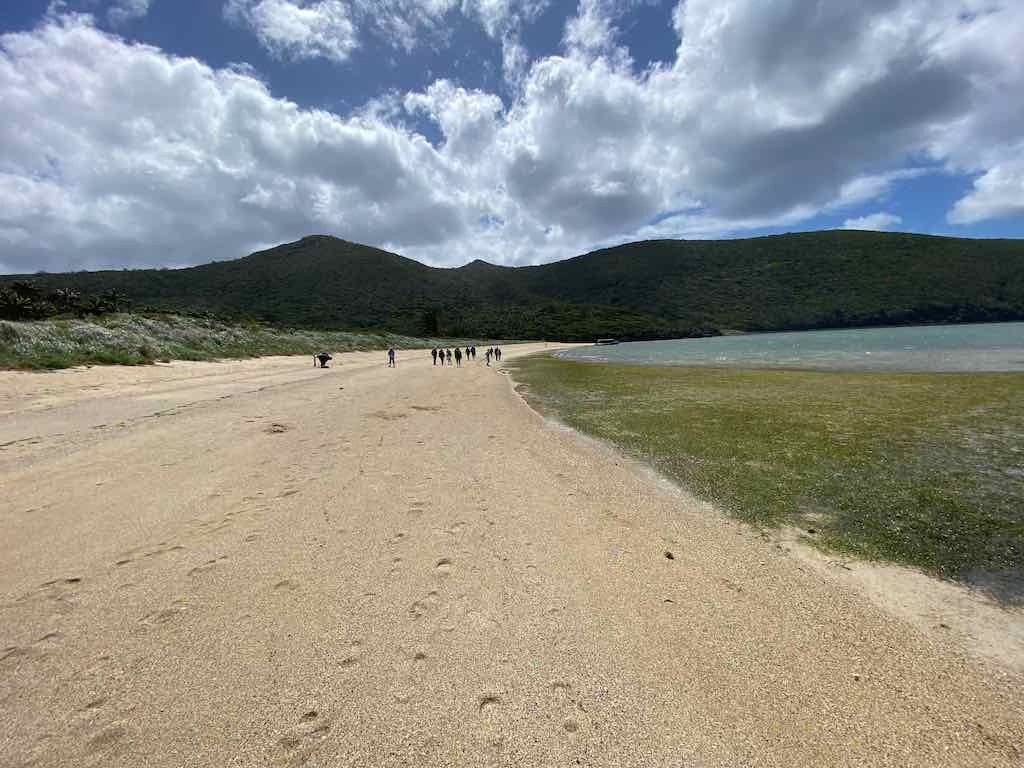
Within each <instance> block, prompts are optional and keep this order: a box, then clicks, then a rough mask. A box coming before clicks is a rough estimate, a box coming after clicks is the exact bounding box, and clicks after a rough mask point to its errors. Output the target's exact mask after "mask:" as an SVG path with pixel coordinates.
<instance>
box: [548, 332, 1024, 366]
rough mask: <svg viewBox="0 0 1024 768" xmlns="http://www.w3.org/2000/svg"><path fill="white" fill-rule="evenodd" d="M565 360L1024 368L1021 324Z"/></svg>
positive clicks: (645, 348)
mask: <svg viewBox="0 0 1024 768" xmlns="http://www.w3.org/2000/svg"><path fill="white" fill-rule="evenodd" d="M558 355H559V357H562V358H564V359H566V360H581V361H587V362H601V363H628V364H645V365H674V366H712V367H740V368H799V369H810V370H866V371H929V372H944V371H948V372H982V371H986V372H990V371H1024V323H983V324H965V325H929V326H901V327H890V328H848V329H843V330H832V331H796V332H787V333H757V334H743V335H738V336H717V337H713V338H706V339H674V340H669V341H638V342H630V343H625V344H619V345H616V346H596V347H580V348H577V349H571V350H566V351H563V352H560V353H558Z"/></svg>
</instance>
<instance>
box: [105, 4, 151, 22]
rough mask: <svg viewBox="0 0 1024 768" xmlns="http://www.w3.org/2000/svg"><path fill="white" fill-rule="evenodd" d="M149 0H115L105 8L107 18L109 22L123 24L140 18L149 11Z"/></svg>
mask: <svg viewBox="0 0 1024 768" xmlns="http://www.w3.org/2000/svg"><path fill="white" fill-rule="evenodd" d="M149 5H150V0H115V1H114V3H112V4H111V6H110V8H108V9H107V20H108V21H110V23H111V24H115V25H116V24H124V23H125V22H127V21H132V20H134V19H140V18H142V17H143V16H145V15H146V14H147V13H149Z"/></svg>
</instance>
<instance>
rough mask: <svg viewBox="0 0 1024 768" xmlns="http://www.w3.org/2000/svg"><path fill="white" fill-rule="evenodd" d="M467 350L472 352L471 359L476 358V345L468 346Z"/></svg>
mask: <svg viewBox="0 0 1024 768" xmlns="http://www.w3.org/2000/svg"><path fill="white" fill-rule="evenodd" d="M469 351H470V353H471V354H472V356H473V359H474V360H476V346H472V347H470V348H469Z"/></svg>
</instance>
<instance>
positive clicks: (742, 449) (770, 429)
mask: <svg viewBox="0 0 1024 768" xmlns="http://www.w3.org/2000/svg"><path fill="white" fill-rule="evenodd" d="M509 365H510V366H511V367H513V368H514V369H515V373H514V375H515V377H516V378H517V380H518V381H520V382H523V383H524V384H525V385H526V394H527V397H528V398H529V399H531V401H532V402H534V403H535V404H537V405H538V406H539V407H541V408H542V409H543V410H545V411H546V412H549V413H551V414H552V415H555V416H557V417H558V418H560V419H561V420H562V421H564V422H566V423H568V424H570V425H572V426H573V427H576V428H579V429H581V430H582V431H585V432H587V433H590V434H592V435H594V436H596V437H599V438H602V439H605V440H608V441H610V442H612V443H615V444H617V445H619V446H621V447H622V448H624V449H626V450H627V451H628V452H630V453H632V454H634V455H636V456H639V457H641V458H643V459H645V460H648V461H650V462H651V463H653V464H654V465H656V466H657V468H658V469H659V470H661V471H662V472H664V473H665V474H667V475H668V476H670V477H672V478H674V479H676V480H678V481H679V482H680V483H682V484H683V485H685V486H686V487H687V488H689V489H690V490H692V491H694V492H696V493H697V494H698V495H700V496H703V497H705V498H708V499H711V500H714V501H716V502H718V503H719V504H721V505H722V506H724V507H725V508H726V509H728V510H729V511H730V512H731V513H732V514H734V515H736V516H737V517H739V518H741V519H743V520H746V521H748V522H750V523H753V524H755V525H759V526H768V527H770V526H779V525H790V524H791V525H796V526H798V527H800V528H801V529H803V530H804V531H805V532H807V535H808V536H809V537H810V538H811V539H812V540H813V541H815V542H816V543H817V544H818V545H819V546H821V547H823V548H825V549H829V550H833V551H838V552H843V553H850V554H853V555H857V556H860V557H864V558H869V559H882V560H889V561H895V562H902V563H908V564H912V565H916V566H920V567H922V568H924V569H925V570H927V571H929V572H931V573H934V574H936V575H940V576H943V577H949V578H955V579H963V580H971V581H976V582H979V583H982V582H984V583H985V584H987V586H988V587H989V588H990V589H992V590H993V591H994V592H999V590H1002V593H1001V594H999V596H1000V597H1002V598H1003V599H1006V600H1019V599H1021V597H1022V596H1024V591H1022V589H1021V586H1022V585H1021V575H1022V573H1024V570H1022V564H1024V374H1001V373H993V374H891V373H861V372H857V373H851V372H812V371H778V370H770V371H768V370H757V371H753V370H736V369H704V368H662V367H646V366H618V365H616V366H612V365H592V364H586V363H576V362H568V361H562V360H557V359H554V358H550V357H535V358H528V359H524V360H521V361H519V360H517V361H513V362H510V363H509Z"/></svg>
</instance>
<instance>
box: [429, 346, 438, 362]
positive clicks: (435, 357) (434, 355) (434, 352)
mask: <svg viewBox="0 0 1024 768" xmlns="http://www.w3.org/2000/svg"><path fill="white" fill-rule="evenodd" d="M430 356H431V357H433V358H434V365H437V347H434V348H433V349H432V350H430Z"/></svg>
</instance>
